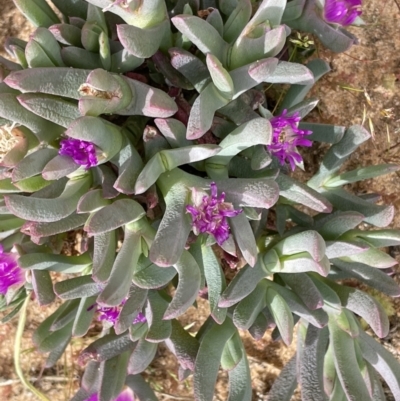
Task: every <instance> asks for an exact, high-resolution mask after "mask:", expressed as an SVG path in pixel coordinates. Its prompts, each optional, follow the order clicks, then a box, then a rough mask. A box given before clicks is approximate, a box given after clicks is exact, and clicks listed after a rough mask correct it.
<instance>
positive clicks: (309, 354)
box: [299, 325, 328, 401]
mask: <svg viewBox="0 0 400 401" xmlns="http://www.w3.org/2000/svg"><path fill="white" fill-rule="evenodd" d="M327 345H328V329H327V328H323V329H318V328H316V327H314V326H312V325H308V328H307V335H306V338H305V343H304V349H303V350H302V355H301V359H300V366H299V373H300V375H299V376H300V377H299V379H300V380H299V381H300V386H301V397H302V400H311V399H312V400H314V401H327V397H326V394H325V392H324V383H323V368H324V358H325V351H326V347H327Z"/></svg>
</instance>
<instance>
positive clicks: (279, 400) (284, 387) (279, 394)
mask: <svg viewBox="0 0 400 401" xmlns="http://www.w3.org/2000/svg"><path fill="white" fill-rule="evenodd" d="M296 376H297V369H296V356H294V357H292V358H291V359H290V361H289V362H287V363H286V365H285V367H284V368H283V369H282V371H281V373H280V375H279V376H278V378H277V379H276V380H275V381H274V384H273V385H272V387H271V390H270V391H269V393H268V401H290V400H291V399H292V395H293V393H294V390H295V389H296V386H297V378H296Z"/></svg>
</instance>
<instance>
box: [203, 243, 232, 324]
mask: <svg viewBox="0 0 400 401" xmlns="http://www.w3.org/2000/svg"><path fill="white" fill-rule="evenodd" d="M201 255H202V262H203V266H204V276H205V279H206V282H207V289H208V301H209V303H210V313H211V316H212V317H213V319H214V320H215V321H216V322H217V323H218V324H222V323H223V321H224V320H225V317H226V313H227V309H226V308H221V307H219V301H220V298H221V293H222V292H223V291H224V290H225V287H226V281H225V276H224V273H223V271H222V269H221V266H220V263H219V261H218V259H217V257H216V255H215V253H214V251H213V249H212V247H210V246H207V245H205V244H204V245H202V246H201Z"/></svg>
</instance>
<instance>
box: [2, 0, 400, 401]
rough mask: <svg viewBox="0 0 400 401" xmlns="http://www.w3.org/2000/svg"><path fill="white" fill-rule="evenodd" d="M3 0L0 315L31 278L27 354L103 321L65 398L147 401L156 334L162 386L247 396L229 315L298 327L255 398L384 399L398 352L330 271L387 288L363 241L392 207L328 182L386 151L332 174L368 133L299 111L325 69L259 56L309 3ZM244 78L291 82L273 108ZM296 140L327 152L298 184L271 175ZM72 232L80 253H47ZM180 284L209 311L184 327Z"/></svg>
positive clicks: (58, 345) (17, 304)
mask: <svg viewBox="0 0 400 401" xmlns="http://www.w3.org/2000/svg"><path fill="white" fill-rule="evenodd" d="M14 2H15V4H16V5H17V6H18V7H19V8H20V10H21V11H22V12H23V13H24V14H25V16H26V17H27V18H28V19H29V20H30V21H31V22H33V23H34V24H35V25H36V26H37V29H36V31H35V32H34V33H33V34H32V35H31V37H30V39H29V41H28V43H25V42H23V41H22V40H19V39H16V38H10V39H9V40H8V41H7V43H6V48H7V50H8V52H9V53H10V55H11V56H12V57H14V58H15V59H16V62H14V61H10V60H7V59H3V58H2V59H0V72H1V75H0V76H1V83H0V118H1V120H0V122H1V124H2V125H3V127H4V129H6V130H7V132H9V133H10V135H11V138H15V139H13V140H10V141H9V143H10V146H9V149H8V152H7V153H6V154H5V156H4V157H3V159H2V161H1V166H0V175H1V177H0V197H1V198H0V213H1V216H0V228H1V240H2V247H3V248H2V251H1V252H2V253H1V255H0V261H1V262H0V267H1V271H0V287H1V293H2V294H5V297H2V299H1V301H2V303H1V308H2V309H10V310H11V312H10V314H9V315H8V316H7V317H6V318H5V319H3V321H7V319H10V318H11V317H13V316H15V315H16V314H17V313H18V311H19V310H20V309H21V308H24V307H26V305H27V302H29V300H30V298H31V296H32V293H33V294H34V296H35V298H36V299H37V302H39V304H40V305H48V304H50V303H52V302H53V301H54V299H55V297H58V298H60V299H61V300H63V301H64V302H63V304H62V305H61V306H60V307H59V308H58V309H57V310H56V311H55V312H54V313H53V314H51V315H50V316H49V317H47V319H45V320H44V321H43V322H42V323H41V325H40V326H39V327H38V328H37V330H36V332H35V334H34V338H33V341H34V343H35V345H36V347H37V349H38V350H39V351H41V352H48V353H49V356H48V359H47V362H46V367H51V366H53V365H54V364H55V363H56V362H57V360H58V359H59V358H60V356H61V355H62V353H63V352H64V350H65V348H66V346H67V345H68V343H69V341H70V340H71V338H72V337H81V336H84V335H85V334H86V333H87V332H88V330H89V328H90V327H91V325H92V322H93V319H95V318H97V319H98V320H99V321H101V322H102V323H103V332H102V336H101V337H100V338H98V339H96V340H95V341H94V342H92V343H91V344H90V345H89V346H88V347H87V348H85V349H84V350H83V351H82V352H81V354H80V357H79V361H80V363H81V364H82V365H85V366H86V368H85V373H84V376H83V378H82V383H81V388H80V390H79V391H78V392H77V393H76V394H75V396H74V397H73V398H72V400H73V401H85V400H93V399H96V400H97V399H99V400H101V401H110V400H120V399H125V398H121V397H124V396H125V395H126V394H125V393H129V394H128V395H126V397H128V399H131V398H132V394H134V396H135V397H136V399H139V400H141V401H144V400H156V399H157V398H156V395H155V393H154V391H153V390H152V389H151V387H150V386H149V384H147V383H146V381H145V380H144V379H143V378H142V376H141V373H142V372H143V371H144V370H145V369H146V368H147V367H148V366H149V364H150V363H151V361H152V360H153V359H154V357H155V355H156V352H157V348H158V344H159V343H165V344H166V345H167V347H168V348H169V349H170V350H171V351H172V353H173V354H174V355H175V356H176V358H177V361H178V363H179V365H180V367H179V377H180V378H181V379H184V378H186V377H187V376H188V375H191V374H193V377H194V393H195V398H196V400H198V401H211V400H212V399H213V393H214V386H215V382H216V378H217V373H218V370H219V368H220V367H222V369H224V370H227V371H228V374H229V389H230V393H229V400H230V401H236V400H237V401H246V400H251V378H250V370H249V365H248V361H247V357H246V353H245V350H244V346H243V343H242V340H241V337H240V335H239V330H248V331H249V332H250V334H251V335H252V336H253V337H254V338H255V340H257V339H260V338H261V337H262V336H263V335H264V333H265V332H266V330H267V329H269V328H274V331H273V337H274V338H275V339H279V338H280V339H282V341H283V342H285V343H286V344H290V343H291V342H292V338H293V331H294V330H295V329H296V330H297V333H298V349H297V354H296V356H295V357H294V358H293V359H292V360H291V361H290V362H289V363H288V364H287V366H285V367H284V369H283V371H282V374H281V376H280V377H279V378H278V379H277V381H276V383H275V384H274V386H273V387H272V389H271V392H270V394H269V398H268V399H269V400H270V401H271V400H277V401H284V400H289V399H290V397H291V395H292V393H293V391H294V389H295V387H296V385H297V383H300V386H301V392H302V399H303V400H305V401H308V400H311V399H313V400H328V399H329V400H335V401H336V400H345V399H347V400H363V401H364V400H366V401H367V400H384V399H385V396H384V394H383V392H382V387H381V383H380V380H379V376H378V374H379V375H380V376H381V377H383V379H384V380H385V381H386V382H387V384H388V385H389V387H390V389H391V391H392V392H393V394H394V396H395V399H396V400H400V365H399V364H398V362H397V361H396V360H395V358H394V357H393V356H392V355H390V353H388V352H387V351H386V350H385V349H384V348H383V347H382V346H381V345H380V344H379V343H378V342H376V341H375V340H374V339H373V338H372V337H371V336H370V335H368V334H366V333H365V332H364V330H363V328H362V326H361V324H360V321H359V316H360V317H362V318H363V319H364V320H365V321H366V322H367V323H368V324H369V325H370V327H371V328H372V330H373V331H374V332H375V334H376V335H377V336H379V337H385V336H386V335H387V333H388V330H389V322H388V318H387V316H386V314H385V312H384V310H383V308H382V306H381V305H380V304H379V302H378V301H377V300H376V299H375V298H373V297H372V296H370V295H368V294H367V293H366V292H363V291H361V290H360V289H357V288H354V287H350V286H347V285H346V284H344V283H345V282H344V283H343V281H342V280H345V279H348V278H352V279H356V280H358V281H360V282H362V283H364V284H366V285H368V286H370V287H372V288H374V289H376V290H378V291H381V292H383V293H385V294H387V295H389V296H392V297H396V296H400V288H399V287H398V285H397V284H396V282H395V281H394V280H393V279H392V278H391V277H390V275H388V274H387V273H386V269H391V268H392V267H393V266H394V265H395V264H396V261H395V260H394V259H393V258H391V257H390V256H389V255H387V254H386V253H384V252H383V251H382V250H380V248H383V247H386V246H391V245H399V244H400V232H399V231H397V230H391V229H385V227H386V226H387V225H389V224H390V222H391V221H392V218H393V215H394V209H393V207H392V206H384V205H377V204H376V201H377V197H376V196H375V195H373V194H372V195H371V194H369V195H367V196H356V195H353V194H351V193H349V192H347V191H346V190H345V189H343V186H344V185H346V184H348V183H353V182H356V181H358V180H363V179H368V178H372V177H376V176H379V175H382V174H387V173H390V172H393V171H395V170H398V166H395V165H378V166H370V167H364V168H358V169H356V170H353V171H350V172H341V171H340V168H341V166H342V165H343V163H344V162H345V161H346V159H348V158H349V156H350V155H351V154H352V153H353V152H354V151H355V150H356V149H357V147H358V146H359V145H361V144H362V143H363V142H365V141H366V140H368V139H369V137H370V135H369V134H368V132H367V131H366V130H365V129H364V128H363V127H361V126H358V125H355V126H351V127H350V128H348V129H346V128H345V127H342V126H332V125H323V124H313V123H307V122H304V121H302V119H303V118H304V117H305V116H306V115H307V114H308V113H309V112H310V111H311V110H312V109H313V108H314V107H315V105H316V104H317V100H316V99H314V98H307V99H306V95H307V94H308V92H309V91H310V89H311V87H312V85H313V83H314V82H315V81H316V80H317V79H319V78H320V77H321V76H322V75H324V74H325V73H326V72H328V71H329V68H328V66H327V64H326V63H325V62H324V61H322V60H318V59H315V60H312V61H310V62H309V63H308V64H307V65H306V66H305V65H302V64H299V63H293V62H289V61H282V60H280V58H281V56H282V55H283V53H284V52H285V51H286V45H287V38H288V36H289V35H290V28H288V26H287V25H285V24H284V23H286V21H288V23H289V22H290V24H289V25H290V26H293V27H300V28H301V29H303V28H302V25H301V24H302V22H299V21H302V18H303V17H302V16H300V13H301V12H303V11H302V10H303V8H302V6H304V9H305V10H307V7H313V5H314V1H312V0H309V1H296V0H295V1H291V2H288V3H286V1H284V0H279V1H277V0H274V1H272V0H264V1H260V2H251V1H250V0H220V1H219V2H216V1H213V0H210V1H205V0H204V1H199V0H189V1H184V0H178V1H161V0H160V1H147V0H144V1H142V2H138V1H134V0H130V1H129V0H117V1H114V2H112V1H110V0H89V1H87V2H86V1H83V0H63V1H60V0H52V2H53V3H54V5H55V7H56V8H58V10H59V11H60V13H57V14H56V13H54V12H53V10H52V8H50V7H49V6H48V4H47V3H46V1H45V0H34V1H32V0H14ZM254 3H255V4H254ZM256 5H257V6H258V8H257V10H255V6H256ZM253 8H254V10H253ZM304 12H306V11H304ZM296 13H297V14H296ZM60 14H61V15H62V19H61V20H60V19H59V17H58V15H60ZM301 15H303V14H301ZM295 21H297V22H295ZM292 23H293V24H292ZM321 23H322V22H321ZM323 23H324V24H326V23H325V22H323ZM296 24H299V25H296ZM304 30H306V28H304ZM336 32H339V33H337V35H342V36H343V35H344V36H346V35H345V34H343V33H340V32H342V31H336ZM335 35H336V34H335ZM346 37H347V36H346ZM323 43H324V41H323ZM265 83H269V84H276V83H286V84H291V87H290V89H289V90H288V91H287V92H286V94H285V95H284V97H283V100H282V102H281V103H280V104H279V105H278V104H277V107H276V109H277V110H276V112H275V113H273V112H271V111H270V110H269V109H268V107H267V106H268V105H267V102H266V96H265V92H266V89H267V87H266V85H265ZM274 114H275V115H274ZM311 141H322V142H327V143H330V144H332V146H331V147H330V149H329V150H328V152H327V153H326V155H325V157H324V159H323V162H322V164H321V166H320V169H319V171H318V172H317V174H315V175H314V177H313V178H312V179H311V180H309V181H308V182H307V183H303V182H300V181H298V180H296V179H295V178H293V177H291V176H290V175H289V172H290V170H294V169H295V168H296V166H299V167H304V166H303V162H302V157H301V154H300V153H299V150H298V149H297V146H303V147H304V146H310V145H311ZM288 164H289V166H288ZM298 206H301V207H298ZM361 223H363V224H365V225H366V226H368V228H370V229H368V230H362V229H360V228H359V226H360V224H361ZM375 227H378V229H375ZM78 229H79V230H83V232H84V235H85V241H83V242H82V252H81V253H80V254H78V255H65V254H64V253H62V252H61V251H62V244H63V241H64V240H65V238H66V235H67V233H69V232H71V231H74V230H78ZM17 255H18V256H17ZM224 259H225V260H228V261H231V262H232V264H234V265H235V266H236V275H235V276H234V277H233V279H232V280H231V281H228V279H227V277H225V274H224V271H223V269H222V261H223V260H224ZM241 266H242V267H241ZM21 271H25V272H26V273H27V274H26V281H25V280H24V279H23V278H22V277H23V274H22V273H21ZM28 273H29V274H28ZM53 273H57V274H58V276H59V278H58V279H57V281H56V282H55V283H53ZM1 274H2V275H1ZM60 278H62V280H60ZM3 289H4V290H3ZM200 295H202V296H203V297H206V298H207V299H208V302H209V305H210V316H209V317H208V319H207V320H206V322H205V323H204V324H203V326H202V327H201V329H200V330H199V331H198V332H197V334H196V335H195V336H192V335H191V334H190V333H189V332H188V331H187V330H185V329H184V328H183V327H182V326H181V323H180V322H179V319H178V318H179V317H180V316H181V315H183V314H184V313H185V312H186V311H187V310H188V308H189V307H191V306H192V305H193V304H194V303H195V301H196V298H197V297H198V296H200ZM377 373H378V374H377ZM124 385H126V386H128V387H129V389H125V390H123V389H124ZM121 392H123V393H122V395H120V393H121ZM129 397H131V398H129Z"/></svg>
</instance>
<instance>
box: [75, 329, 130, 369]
mask: <svg viewBox="0 0 400 401" xmlns="http://www.w3.org/2000/svg"><path fill="white" fill-rule="evenodd" d="M135 346H136V344H135V343H134V342H132V341H131V339H130V338H129V333H124V334H121V335H119V336H117V335H116V334H114V333H110V334H107V335H105V336H104V337H101V338H99V339H98V340H96V341H94V342H92V343H91V344H90V345H89V346H88V347H86V348H85V349H84V350H83V351H82V352H81V353H80V355H79V362H80V363H85V362H87V361H90V360H94V361H98V362H102V361H106V360H108V359H111V358H114V357H115V356H117V355H119V354H121V353H123V352H125V351H129V350H133V349H134V348H135Z"/></svg>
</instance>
